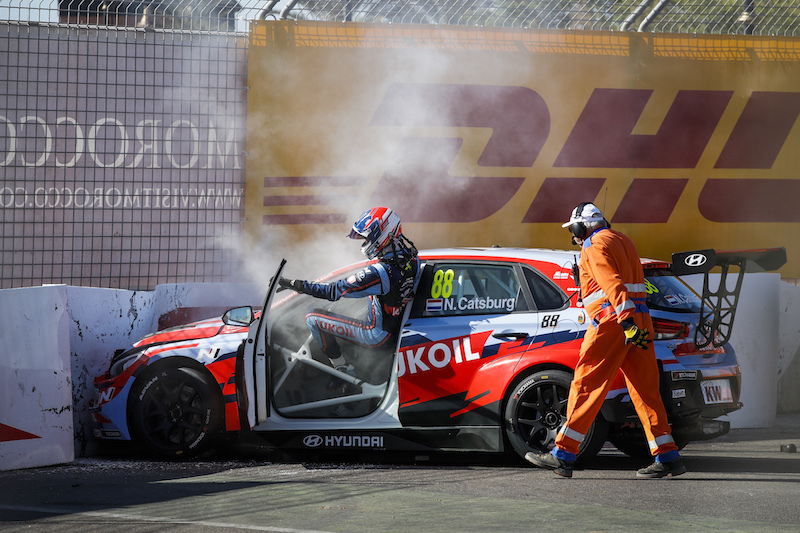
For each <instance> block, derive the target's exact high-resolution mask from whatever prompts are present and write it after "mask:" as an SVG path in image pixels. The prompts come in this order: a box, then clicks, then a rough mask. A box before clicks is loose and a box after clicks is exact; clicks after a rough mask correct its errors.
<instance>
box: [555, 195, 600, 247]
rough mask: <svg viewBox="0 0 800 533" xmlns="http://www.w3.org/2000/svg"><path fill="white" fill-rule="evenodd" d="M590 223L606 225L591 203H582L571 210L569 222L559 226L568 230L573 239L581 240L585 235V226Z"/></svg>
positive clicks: (598, 211)
mask: <svg viewBox="0 0 800 533" xmlns="http://www.w3.org/2000/svg"><path fill="white" fill-rule="evenodd" d="M591 222H606V225H608V222H607V221H606V219H605V217H603V213H602V211H600V209H598V208H597V206H596V205H594V204H593V203H591V202H583V203H582V204H579V205H578V207H576V208H575V209H573V210H572V215H571V216H570V217H569V222H566V223H564V224H561V227H562V228H569V231H570V233H572V235H573V236H574V237H575V238H578V239H583V238H584V236H585V235H586V224H589V223H591Z"/></svg>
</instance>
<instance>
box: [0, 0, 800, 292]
mask: <svg viewBox="0 0 800 533" xmlns="http://www.w3.org/2000/svg"><path fill="white" fill-rule="evenodd" d="M259 19H295V20H324V21H341V22H343V23H347V22H348V21H353V22H368V23H380V24H439V25H470V26H497V27H515V28H536V29H567V30H610V31H617V32H621V31H646V32H654V33H659V32H677V33H712V34H754V35H775V36H796V35H798V33H799V32H800V6H798V2H797V0H793V1H782V0H771V1H769V2H766V1H762V0H730V1H708V0H680V1H679V0H675V1H666V0H662V1H658V0H643V1H634V0H619V1H613V0H580V1H567V0H547V1H538V2H520V1H511V0H389V1H387V0H361V1H359V0H305V1H303V0H280V1H278V0H266V1H265V0H258V1H257V0H240V1H238V2H237V1H236V0H102V1H101V0H14V1H9V0H0V222H2V226H1V227H0V245H1V248H0V259H2V260H1V261H0V288H12V287H24V286H34V285H39V284H43V283H68V284H73V285H89V286H103V287H119V288H127V289H151V288H153V287H154V286H155V285H156V284H159V283H169V282H195V281H196V282H215V281H230V280H233V279H235V278H236V277H237V272H238V270H239V261H238V259H237V255H236V253H235V252H234V251H233V249H232V248H231V247H230V243H231V242H234V241H236V239H237V238H238V236H239V233H240V227H241V222H242V220H243V202H242V200H243V198H242V195H243V188H244V167H245V153H244V143H245V139H244V136H245V134H244V131H245V120H246V87H245V85H246V81H245V80H246V70H247V66H246V61H247V50H246V46H247V44H246V43H247V40H246V35H247V30H248V26H249V23H250V21H253V20H259Z"/></svg>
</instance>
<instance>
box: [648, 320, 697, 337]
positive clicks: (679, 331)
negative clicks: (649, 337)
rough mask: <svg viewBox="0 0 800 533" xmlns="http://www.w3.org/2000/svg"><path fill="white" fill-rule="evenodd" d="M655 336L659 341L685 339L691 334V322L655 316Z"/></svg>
mask: <svg viewBox="0 0 800 533" xmlns="http://www.w3.org/2000/svg"><path fill="white" fill-rule="evenodd" d="M653 329H654V330H655V331H654V332H653V335H654V338H655V340H657V341H663V340H668V339H684V338H686V337H688V336H689V324H687V323H686V322H678V321H676V320H667V319H665V318H653Z"/></svg>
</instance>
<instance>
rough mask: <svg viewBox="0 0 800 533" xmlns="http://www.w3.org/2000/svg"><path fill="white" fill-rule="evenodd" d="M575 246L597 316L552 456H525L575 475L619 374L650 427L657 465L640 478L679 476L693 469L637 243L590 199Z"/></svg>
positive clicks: (576, 214)
mask: <svg viewBox="0 0 800 533" xmlns="http://www.w3.org/2000/svg"><path fill="white" fill-rule="evenodd" d="M562 227H564V228H569V231H570V232H571V233H572V237H573V239H572V242H573V244H578V245H580V246H581V248H582V250H581V258H580V262H579V270H580V286H581V295H582V297H583V304H584V306H585V308H586V313H587V314H588V315H589V317H590V318H591V323H590V327H589V329H588V330H587V331H586V336H585V337H584V339H583V343H582V344H581V350H580V356H579V360H578V364H577V366H576V367H575V377H574V379H573V380H572V384H571V386H570V389H569V400H568V405H567V418H566V421H565V423H564V425H563V426H562V427H561V429H560V430H559V433H558V436H557V437H556V442H555V447H554V448H553V449H552V450H551V451H550V452H549V453H547V452H545V453H534V452H529V453H527V454H526V455H525V459H526V460H528V461H529V462H531V463H533V464H535V465H536V466H540V467H543V468H549V469H551V470H553V471H554V472H555V473H556V474H558V475H561V476H564V477H572V468H573V465H574V463H575V460H576V457H577V454H578V451H579V444H580V442H581V441H582V440H583V438H584V437H585V435H586V432H587V431H588V430H589V428H590V427H591V425H592V422H593V421H594V419H595V417H596V416H597V414H598V412H599V411H600V407H601V405H602V403H603V400H605V397H606V394H607V393H608V391H609V389H610V388H611V384H612V382H613V380H614V376H615V375H616V374H617V371H618V370H621V371H622V374H623V376H624V377H625V382H626V384H627V386H628V391H629V393H630V396H631V400H632V401H633V405H634V406H635V408H636V413H637V414H638V415H639V419H640V420H641V421H642V425H643V426H644V431H645V435H646V436H647V441H648V444H649V446H650V453H651V454H652V455H653V456H655V462H654V463H653V464H651V465H650V466H648V467H646V468H642V469H640V470H638V471H637V472H636V477H638V478H661V477H667V476H669V477H672V476H677V475H680V474H683V473H684V472H686V467H685V466H684V464H683V460H682V459H681V457H680V455H679V454H678V447H677V446H676V445H675V441H674V440H673V438H672V435H671V429H670V426H669V424H668V422H667V413H666V410H665V409H664V404H663V402H662V400H661V395H660V393H659V372H658V366H657V363H656V354H655V349H654V348H653V346H652V344H651V342H652V340H651V339H650V338H649V335H650V333H649V332H650V331H652V330H653V323H652V320H651V319H650V313H649V311H648V309H647V305H646V303H645V297H646V293H645V280H644V272H643V270H642V265H641V262H640V260H639V254H638V252H637V251H636V247H635V246H634V244H633V241H631V240H630V238H628V237H627V236H626V235H624V234H622V233H620V232H618V231H615V230H612V229H611V227H610V224H609V223H608V221H607V220H606V219H605V218H604V217H603V213H602V212H601V211H600V210H599V209H598V208H597V207H596V206H595V205H594V204H592V203H588V202H584V203H582V204H580V205H578V206H577V207H576V208H575V209H574V210H573V211H572V216H571V217H570V220H569V222H567V223H566V224H563V225H562Z"/></svg>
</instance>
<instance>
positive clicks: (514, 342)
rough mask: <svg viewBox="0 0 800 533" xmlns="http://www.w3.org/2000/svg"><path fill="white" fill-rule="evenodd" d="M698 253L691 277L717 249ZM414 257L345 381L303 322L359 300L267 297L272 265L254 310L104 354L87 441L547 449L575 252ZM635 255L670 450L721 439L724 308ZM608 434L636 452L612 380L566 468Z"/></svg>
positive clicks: (349, 308) (577, 340)
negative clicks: (403, 297) (392, 336)
mask: <svg viewBox="0 0 800 533" xmlns="http://www.w3.org/2000/svg"><path fill="white" fill-rule="evenodd" d="M706 252H710V253H711V255H706V256H705V257H706V258H707V259H708V258H709V257H710V258H711V261H710V264H707V265H706V268H705V270H706V271H707V270H708V267H710V266H714V263H719V262H720V258H723V259H724V258H725V257H726V256H725V255H724V254H716V258H714V256H713V251H710V250H709V251H706ZM686 257H689V256H688V255H687V256H686ZM681 258H682V259H683V258H684V256H681ZM420 259H421V264H422V268H421V269H420V275H419V278H418V281H417V286H416V291H415V294H416V296H415V298H414V301H413V302H412V303H411V304H410V305H409V306H408V308H407V310H406V315H405V317H404V321H403V327H402V332H401V335H400V338H399V342H398V344H397V346H395V347H393V348H391V349H388V350H384V351H379V350H375V349H367V348H363V347H359V346H355V345H348V344H347V343H345V342H341V341H340V345H341V348H342V353H343V354H344V356H345V357H346V358H347V361H348V363H349V364H352V365H353V367H354V368H355V371H356V375H355V376H350V375H348V374H344V373H341V372H338V371H336V370H335V369H334V368H332V367H331V366H330V364H329V362H328V360H327V358H326V357H325V356H324V355H323V354H322V353H321V352H320V350H319V349H318V347H317V346H316V344H315V343H314V341H313V339H312V337H311V334H310V332H309V330H308V328H307V325H306V321H305V317H306V315H307V314H308V313H309V312H310V311H312V310H313V309H321V308H322V309H325V310H327V311H331V312H335V313H337V314H339V315H350V316H363V314H364V313H363V309H362V306H364V305H366V301H365V299H342V300H340V301H338V302H333V303H331V302H328V301H324V300H318V299H314V298H312V297H310V296H307V295H301V294H297V293H289V294H288V295H287V296H284V297H283V298H282V299H281V300H280V301H277V302H276V303H275V304H274V305H273V304H272V302H273V299H274V298H275V289H276V283H275V280H277V279H278V277H279V276H280V274H281V272H282V269H283V267H284V264H283V263H282V264H281V267H280V268H279V269H278V272H277V273H276V275H275V277H274V278H273V285H272V286H271V287H270V290H269V292H268V294H267V297H266V300H265V305H264V309H268V310H269V311H268V312H267V313H263V314H262V313H254V312H253V310H252V309H251V308H249V307H243V308H237V309H232V310H230V311H228V312H226V313H225V315H224V316H223V317H222V319H221V320H219V319H217V320H206V321H203V322H198V323H194V324H189V325H187V326H183V327H178V328H172V329H169V330H164V331H160V332H158V333H154V334H152V335H149V336H147V337H145V338H144V339H142V340H141V341H139V342H138V343H136V344H135V345H134V346H133V347H132V348H131V349H128V350H126V351H118V353H116V354H115V355H114V357H113V359H112V362H111V365H110V368H109V370H108V371H107V372H106V373H105V374H104V375H102V376H99V377H97V378H96V379H95V386H96V388H97V390H98V399H97V400H96V401H95V402H94V404H93V407H92V412H93V417H94V422H95V435H96V436H97V437H99V438H104V439H119V440H130V439H133V440H136V441H138V442H139V443H140V444H142V445H143V446H144V447H145V448H146V449H147V450H149V451H150V452H152V454H154V455H156V456H160V457H166V458H181V457H183V458H188V457H194V456H196V455H198V454H199V453H202V452H204V451H206V450H209V449H210V448H212V447H214V446H215V445H216V444H218V443H219V439H220V437H222V436H223V435H224V434H225V433H226V432H227V433H229V434H230V433H233V434H235V433H237V432H241V431H250V430H252V431H255V432H258V433H259V434H261V435H263V436H264V438H266V439H267V440H268V441H269V442H270V443H271V444H273V445H275V446H278V447H281V448H285V449H314V450H331V451H333V450H338V451H343V450H364V449H369V450H388V451H391V450H397V451H401V450H407V451H411V450H417V451H429V452H430V451H445V450H458V451H494V452H502V451H504V450H509V449H511V450H514V451H515V452H517V453H518V454H519V455H520V456H523V455H524V454H525V453H526V452H528V451H531V450H535V451H541V450H547V449H549V448H550V447H552V445H553V442H554V440H555V436H556V433H557V431H558V429H559V428H560V426H561V425H562V423H563V421H564V416H565V413H566V405H567V393H568V390H569V384H570V380H571V378H572V372H573V369H574V367H575V364H576V361H577V358H578V350H579V347H580V344H581V341H582V339H583V335H584V333H585V331H586V329H587V327H588V324H587V321H588V320H589V319H588V317H587V315H586V313H585V312H584V310H583V307H582V305H581V303H580V301H579V298H578V294H577V293H578V288H577V287H576V286H575V282H574V277H573V264H574V263H575V262H576V254H575V253H574V252H568V251H556V250H541V249H518V248H474V249H443V250H428V251H422V252H420ZM691 260H692V261H695V262H697V259H696V257H695V258H693V259H691ZM686 263H687V264H690V260H689V259H686ZM642 264H643V266H644V268H645V275H646V278H647V293H648V297H647V304H648V306H649V307H650V310H651V314H652V316H653V322H654V328H655V332H654V335H655V342H654V345H655V347H656V354H657V357H658V360H659V367H660V368H661V370H662V376H661V392H662V398H663V400H664V403H665V405H666V408H667V412H668V414H669V417H670V422H671V424H672V427H673V434H674V436H675V439H676V442H678V443H679V445H680V446H681V447H682V446H684V445H685V444H686V443H688V442H689V441H692V440H699V439H708V438H713V437H716V436H719V435H722V434H724V433H726V432H727V431H728V427H729V425H728V423H727V422H724V421H719V420H716V419H717V418H718V417H720V416H722V415H724V414H726V413H729V412H731V411H734V410H736V409H738V408H739V407H740V404H739V392H740V385H741V375H740V370H739V365H738V363H737V360H736V355H735V354H734V352H733V350H732V349H731V348H730V345H729V344H727V340H728V338H729V337H730V332H729V331H725V327H724V326H726V325H732V316H733V315H732V313H730V312H728V311H730V310H726V309H720V306H719V305H717V306H714V305H711V306H710V307H709V300H705V301H704V300H703V299H702V298H701V297H700V296H699V295H698V294H696V293H695V292H694V291H693V290H692V289H691V288H689V286H688V285H686V284H685V283H684V282H683V281H681V280H680V278H678V277H676V276H675V274H674V273H673V270H672V265H671V264H670V263H667V262H659V261H650V260H643V261H642ZM726 264H727V263H726ZM363 266H364V263H360V264H357V265H353V266H352V267H349V268H345V269H341V270H339V271H337V272H334V273H332V274H330V275H329V276H326V278H325V279H329V280H332V279H340V278H342V277H345V276H347V275H349V274H351V273H353V272H354V271H355V270H357V269H359V268H362V267H363ZM742 271H743V269H742ZM284 294H285V293H281V296H283V295H284ZM737 295H738V292H737ZM723 300H724V301H729V300H730V299H729V298H723ZM709 309H710V310H711V312H710V313H709V312H708V311H709ZM701 316H703V320H702V321H701ZM726 316H730V320H731V324H726V322H725V320H726V319H725V317H726ZM720 317H722V320H721V324H720V323H719V322H720V320H719V318H720ZM700 323H702V324H704V326H703V327H701V328H699V331H698V324H700ZM712 326H713V328H712ZM721 326H722V327H721ZM710 328H711V329H710ZM720 330H722V333H720ZM331 383H333V384H334V385H333V386H331ZM606 440H609V441H610V442H612V443H613V444H614V445H615V446H617V448H619V449H620V450H621V451H623V452H625V453H628V454H630V455H647V454H648V453H649V452H648V450H647V446H646V443H645V440H644V435H643V432H642V431H641V425H640V424H639V422H638V418H637V417H636V415H635V413H634V411H633V408H632V404H631V402H630V398H629V396H628V394H627V390H626V388H625V384H624V381H623V379H622V377H621V375H620V376H617V379H616V380H615V382H614V385H613V387H612V389H611V392H610V393H609V394H608V396H607V398H606V400H605V403H604V405H603V408H602V410H601V412H600V414H599V415H598V417H597V419H596V420H595V423H594V425H593V427H592V429H591V430H590V431H589V432H588V434H587V436H586V439H585V440H584V442H583V443H582V445H581V452H580V455H579V460H581V461H586V460H587V459H589V458H591V457H593V456H594V455H596V454H597V452H598V451H599V449H600V447H601V446H602V445H603V443H604V442H605V441H606Z"/></svg>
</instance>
